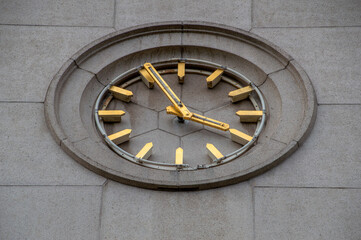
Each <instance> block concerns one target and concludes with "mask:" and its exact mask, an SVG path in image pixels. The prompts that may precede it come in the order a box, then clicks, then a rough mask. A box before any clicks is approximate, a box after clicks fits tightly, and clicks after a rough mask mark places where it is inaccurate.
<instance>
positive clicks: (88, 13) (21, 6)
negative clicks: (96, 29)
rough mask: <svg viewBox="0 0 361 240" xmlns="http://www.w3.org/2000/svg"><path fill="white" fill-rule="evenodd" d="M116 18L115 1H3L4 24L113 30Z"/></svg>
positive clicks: (0, 18) (1, 20)
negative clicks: (89, 27)
mask: <svg viewBox="0 0 361 240" xmlns="http://www.w3.org/2000/svg"><path fill="white" fill-rule="evenodd" d="M97 12H99V13H101V14H97ZM113 16H114V0H104V1H89V0H81V1H78V0H71V1H51V0H45V1H39V0H28V1H25V2H24V1H21V0H14V1H8V0H1V1H0V23H1V24H12V25H45V26H47V25H57V26H102V27H112V26H113V19H114V17H113Z"/></svg>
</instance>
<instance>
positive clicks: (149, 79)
mask: <svg viewBox="0 0 361 240" xmlns="http://www.w3.org/2000/svg"><path fill="white" fill-rule="evenodd" d="M139 73H140V77H141V78H142V80H143V82H144V84H145V85H146V86H147V87H148V88H153V87H154V80H153V78H152V77H151V76H150V75H149V73H148V72H147V70H145V69H144V68H143V69H140V70H139Z"/></svg>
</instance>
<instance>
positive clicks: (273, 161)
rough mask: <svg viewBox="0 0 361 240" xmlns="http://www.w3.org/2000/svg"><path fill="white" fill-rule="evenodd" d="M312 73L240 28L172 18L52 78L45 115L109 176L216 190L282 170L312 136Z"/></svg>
mask: <svg viewBox="0 0 361 240" xmlns="http://www.w3.org/2000/svg"><path fill="white" fill-rule="evenodd" d="M316 108H317V104H316V99H315V96H314V91H313V87H312V84H311V83H310V81H309V79H308V76H307V74H306V73H305V72H304V71H303V70H302V68H301V67H300V66H299V65H298V63H297V62H296V61H295V60H293V58H292V57H290V56H289V55H287V54H286V53H284V52H283V51H282V50H281V49H279V48H278V47H276V46H274V45H273V44H272V43H269V42H267V41H266V40H264V39H262V38H260V37H258V36H256V35H254V34H252V33H249V32H247V31H242V30H239V29H235V28H229V27H225V26H219V25H215V24H209V23H198V22H197V23H190V22H172V23H169V22H167V23H157V24H150V25H145V26H139V27H134V28H131V29H127V30H121V31H118V32H114V33H111V34H109V35H107V36H104V37H103V38H101V39H98V40H96V41H94V42H92V43H90V44H89V45H87V46H85V47H84V48H83V49H81V50H80V51H79V52H77V53H76V54H74V55H73V56H72V57H71V58H70V59H69V60H68V61H67V62H66V63H64V65H63V66H62V67H61V69H60V70H59V72H58V73H57V74H56V75H55V76H54V78H53V80H52V82H51V84H50V86H49V88H48V92H47V96H46V101H45V116H46V121H47V124H48V126H49V129H50V131H51V133H52V134H53V136H54V139H55V141H56V142H57V143H58V145H59V146H60V147H61V148H62V149H63V150H64V151H66V152H67V153H68V154H69V156H71V157H72V158H74V159H75V160H76V161H77V162H79V163H80V164H82V165H83V166H85V167H86V168H88V169H90V170H92V171H94V172H96V173H97V174H100V175H101V176H104V177H106V178H109V179H112V180H115V181H119V182H122V183H125V184H129V185H133V186H138V187H144V188H150V189H163V190H164V189H172V190H173V189H181V190H190V189H192V190H193V189H207V188H214V187H220V186H225V185H228V184H233V183H237V182H240V181H244V180H247V179H250V178H251V177H253V176H257V175H259V174H261V173H263V172H264V171H266V170H268V169H270V168H272V167H274V166H276V165H277V164H278V163H280V162H281V161H283V160H285V159H286V158H287V157H288V156H289V155H290V154H292V153H293V152H294V151H295V150H297V148H298V146H299V145H300V144H301V143H302V142H303V141H304V140H305V139H306V137H307V135H308V133H309V132H310V131H311V129H312V126H313V123H314V121H315V116H316Z"/></svg>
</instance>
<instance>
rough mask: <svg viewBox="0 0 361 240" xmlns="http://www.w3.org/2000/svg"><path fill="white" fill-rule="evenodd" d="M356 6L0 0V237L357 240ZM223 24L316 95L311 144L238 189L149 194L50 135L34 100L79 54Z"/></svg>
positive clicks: (359, 112)
mask: <svg viewBox="0 0 361 240" xmlns="http://www.w3.org/2000/svg"><path fill="white" fill-rule="evenodd" d="M360 13H361V3H360V1H357V0H346V1H344V0H332V1H329V0H319V1H307V0H301V1H288V0H276V1H265V0H254V1H250V0H248V1H237V2H235V1H233V0H222V1H213V0H212V1H206V0H200V1H189V0H186V1H175V0H174V1H173V0H172V1H160V0H158V1H156V0H148V1H145V0H142V1H130V0H104V1H93V0H87V1H85V0H84V1H83V0H82V1H75V0H70V1H38V0H29V1H20V0H14V1H0V84H1V85H0V136H1V137H0V239H4V240H8V239H9V240H12V239H337V240H338V239H355V240H357V239H361V228H360V223H361V208H360V206H361V147H360V142H361V141H360V138H361V124H360V119H361V94H360V93H361V68H360V62H361V41H360V39H361V15H360ZM169 20H195V21H196V20H197V21H199V20H201V21H209V22H215V23H221V24H225V25H229V26H233V27H237V28H241V29H243V30H247V31H250V32H252V33H255V34H258V35H260V36H262V37H264V38H266V39H267V40H269V41H271V42H273V43H275V44H276V45H278V46H279V47H281V48H282V49H284V50H285V51H286V52H288V53H289V54H290V55H292V57H293V58H294V59H296V60H297V61H298V62H299V63H300V64H301V65H302V67H303V68H304V69H305V70H306V72H307V73H308V75H309V77H310V79H311V81H312V83H313V85H314V88H315V91H316V95H317V98H318V103H319V106H318V116H317V120H316V124H315V127H314V129H313V131H312V132H311V135H310V136H309V138H308V139H307V140H306V141H305V143H304V144H303V145H302V146H300V148H299V149H298V150H297V152H295V153H294V154H293V155H292V156H291V157H290V158H288V159H287V160H286V161H285V162H284V163H282V164H281V165H279V166H278V167H276V168H274V169H272V170H270V171H269V172H267V173H265V174H263V175H261V176H259V177H257V178H254V179H251V180H250V181H247V182H243V183H240V184H236V185H232V186H228V187H223V188H218V189H213V190H205V191H196V192H160V191H152V190H144V189H140V188H135V187H130V186H127V185H122V184H119V183H117V182H113V181H110V180H107V179H105V178H103V177H100V176H98V175H96V174H95V173H93V172H90V171H88V170H87V169H85V168H84V167H82V166H80V165H79V164H77V163H76V162H75V161H74V160H73V159H72V158H70V157H69V156H68V155H67V154H66V153H65V152H63V151H62V150H61V149H60V147H59V146H58V145H57V144H56V142H55V141H54V140H53V138H52V137H51V135H50V133H49V130H48V128H47V126H46V124H45V119H44V99H45V94H46V90H47V88H48V86H49V83H50V81H51V79H52V77H53V76H54V74H55V73H56V72H57V70H58V69H59V68H60V66H61V65H62V64H63V63H64V62H65V61H66V60H67V59H68V58H69V57H70V56H72V55H73V54H74V53H75V52H76V51H77V50H79V49H80V48H81V47H83V46H84V45H85V44H87V43H90V42H91V41H93V40H95V39H97V38H99V37H101V36H104V35H106V34H108V33H111V32H114V31H116V30H120V29H123V28H126V27H130V26H136V25H138V24H143V23H149V22H155V21H169Z"/></svg>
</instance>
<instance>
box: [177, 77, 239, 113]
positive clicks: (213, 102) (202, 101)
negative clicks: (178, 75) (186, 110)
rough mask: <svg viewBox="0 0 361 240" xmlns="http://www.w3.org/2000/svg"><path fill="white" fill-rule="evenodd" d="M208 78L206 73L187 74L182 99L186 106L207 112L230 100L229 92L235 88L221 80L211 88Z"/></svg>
mask: <svg viewBox="0 0 361 240" xmlns="http://www.w3.org/2000/svg"><path fill="white" fill-rule="evenodd" d="M206 78H207V76H204V75H199V74H186V76H185V80H184V84H183V87H182V100H183V102H184V104H185V105H186V106H189V107H192V108H194V109H197V110H199V111H201V112H206V111H209V110H211V109H214V108H217V107H221V106H224V105H226V104H227V103H228V102H229V99H228V93H229V92H230V91H232V90H235V88H234V87H232V86H231V85H229V84H227V83H225V82H222V81H221V82H219V83H218V85H217V86H215V87H214V88H212V89H209V88H207V82H206Z"/></svg>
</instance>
